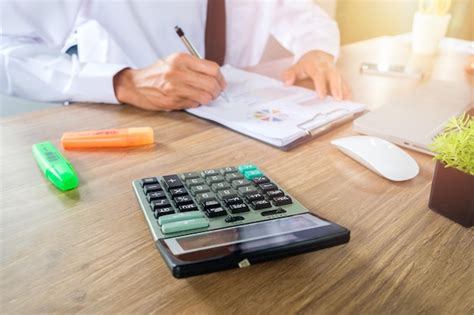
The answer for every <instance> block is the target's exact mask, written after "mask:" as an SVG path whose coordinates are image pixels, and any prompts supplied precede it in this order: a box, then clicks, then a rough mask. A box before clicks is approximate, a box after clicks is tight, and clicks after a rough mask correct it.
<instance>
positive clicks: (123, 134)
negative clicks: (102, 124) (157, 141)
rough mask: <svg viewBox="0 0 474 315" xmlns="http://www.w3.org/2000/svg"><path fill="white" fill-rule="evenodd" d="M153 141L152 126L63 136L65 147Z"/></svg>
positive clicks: (122, 145)
mask: <svg viewBox="0 0 474 315" xmlns="http://www.w3.org/2000/svg"><path fill="white" fill-rule="evenodd" d="M153 141H154V136H153V129H151V128H150V127H140V128H124V129H104V130H90V131H79V132H65V133H63V137H62V138H61V142H62V144H63V147H64V149H84V148H115V147H132V146H138V145H146V144H151V143H153Z"/></svg>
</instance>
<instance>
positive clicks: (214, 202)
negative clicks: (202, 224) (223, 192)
mask: <svg viewBox="0 0 474 315" xmlns="http://www.w3.org/2000/svg"><path fill="white" fill-rule="evenodd" d="M220 206H221V204H220V203H219V201H217V200H216V199H214V200H208V201H205V202H203V203H202V207H203V208H204V209H205V210H208V209H212V208H218V207H220Z"/></svg>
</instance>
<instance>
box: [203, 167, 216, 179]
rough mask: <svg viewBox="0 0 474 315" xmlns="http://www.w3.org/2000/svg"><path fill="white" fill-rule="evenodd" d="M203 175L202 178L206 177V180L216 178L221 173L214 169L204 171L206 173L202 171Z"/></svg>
mask: <svg viewBox="0 0 474 315" xmlns="http://www.w3.org/2000/svg"><path fill="white" fill-rule="evenodd" d="M201 175H202V177H204V178H208V177H209V176H216V175H219V171H218V170H214V169H210V170H204V171H202V173H201Z"/></svg>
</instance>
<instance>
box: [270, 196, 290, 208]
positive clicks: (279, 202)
mask: <svg viewBox="0 0 474 315" xmlns="http://www.w3.org/2000/svg"><path fill="white" fill-rule="evenodd" d="M292 203H293V201H292V200H291V198H290V197H288V196H282V197H275V198H273V204H274V205H275V206H284V205H289V204H292Z"/></svg>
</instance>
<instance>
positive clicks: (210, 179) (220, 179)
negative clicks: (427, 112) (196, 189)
mask: <svg viewBox="0 0 474 315" xmlns="http://www.w3.org/2000/svg"><path fill="white" fill-rule="evenodd" d="M206 181H207V184H208V185H212V184H214V183H222V182H223V181H225V178H224V176H222V175H214V176H209V177H207V178H206Z"/></svg>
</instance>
